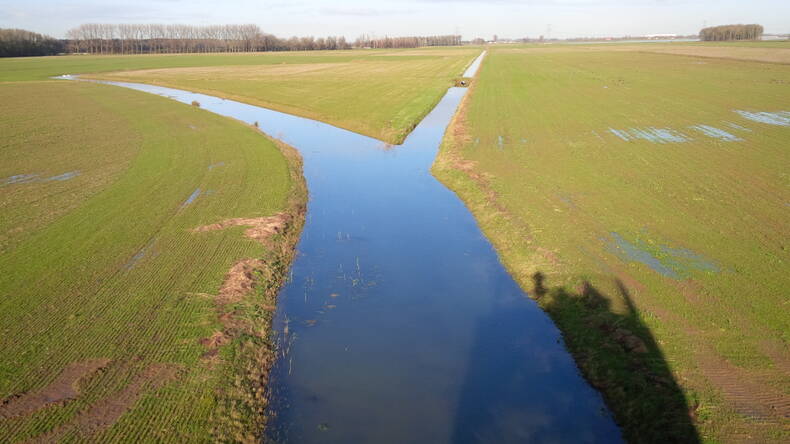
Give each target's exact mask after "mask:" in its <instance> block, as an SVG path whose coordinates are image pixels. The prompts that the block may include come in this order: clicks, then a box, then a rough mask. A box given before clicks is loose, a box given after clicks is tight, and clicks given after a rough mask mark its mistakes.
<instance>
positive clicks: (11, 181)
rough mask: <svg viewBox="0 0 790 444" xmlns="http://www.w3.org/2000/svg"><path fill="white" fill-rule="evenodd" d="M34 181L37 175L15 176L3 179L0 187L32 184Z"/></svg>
mask: <svg viewBox="0 0 790 444" xmlns="http://www.w3.org/2000/svg"><path fill="white" fill-rule="evenodd" d="M36 179H38V174H17V175H15V176H11V177H6V178H5V179H3V182H2V183H0V187H2V186H6V185H14V184H18V183H27V182H33V181H34V180H36Z"/></svg>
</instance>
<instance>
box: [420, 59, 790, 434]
mask: <svg viewBox="0 0 790 444" xmlns="http://www.w3.org/2000/svg"><path fill="white" fill-rule="evenodd" d="M736 49H743V48H736ZM758 50H759V51H762V49H758ZM788 84H790V66H788V65H786V64H780V63H770V64H768V63H759V62H753V61H743V60H724V59H719V58H702V57H689V56H678V55H671V54H652V53H645V52H635V51H633V50H631V51H623V50H619V49H612V50H608V49H606V48H605V47H604V45H601V46H599V47H598V48H597V49H596V50H594V51H592V50H589V49H587V48H579V49H573V48H568V47H562V48H556V47H546V48H540V49H532V48H524V49H517V48H508V47H503V48H496V49H493V50H492V51H491V52H490V54H489V57H488V58H487V60H486V61H485V62H484V64H483V67H482V69H481V72H480V73H479V75H478V79H477V80H476V83H475V84H474V86H473V89H472V91H470V93H471V95H470V96H469V97H467V98H466V99H465V103H464V105H463V109H462V112H461V113H460V114H459V116H457V117H456V120H455V121H454V123H453V125H452V126H451V128H450V130H449V131H448V135H447V138H446V140H445V143H444V145H443V148H442V152H441V154H440V157H439V159H438V160H437V163H436V165H435V166H434V173H435V174H436V175H437V176H438V177H439V178H440V179H441V180H442V181H444V182H445V183H446V184H448V186H450V187H451V188H452V189H454V190H455V191H456V192H457V193H458V194H459V195H460V196H461V197H462V198H463V199H464V200H465V201H466V202H467V204H468V206H469V207H470V208H471V209H472V211H473V212H474V214H475V216H476V217H477V219H478V221H480V223H481V225H482V227H483V229H484V231H485V233H486V234H487V236H488V237H489V238H490V239H491V240H492V241H493V243H494V244H495V246H496V247H497V250H498V251H499V253H500V255H501V257H502V259H503V261H504V263H505V264H506V266H507V267H508V268H509V270H510V271H511V272H512V273H513V275H514V276H515V277H516V278H517V279H518V280H519V281H520V283H521V284H522V286H523V287H524V288H525V289H527V290H528V291H530V292H532V295H533V296H535V297H538V298H539V302H540V304H541V305H542V306H543V307H544V308H545V309H546V310H547V311H548V312H549V313H550V314H551V315H552V316H553V317H554V319H555V320H556V322H557V323H558V325H559V326H560V328H561V329H563V331H564V332H565V335H566V342H567V343H568V346H569V348H570V349H571V350H572V351H573V352H574V354H575V355H576V357H577V361H578V362H579V365H580V366H581V367H582V369H583V370H584V372H585V374H586V375H587V377H588V378H589V379H590V380H591V382H592V383H593V385H595V386H596V387H598V388H600V389H601V390H602V391H603V392H604V393H605V394H606V397H607V399H608V401H609V404H610V405H611V406H612V408H613V409H614V411H615V413H616V416H617V418H618V421H619V422H620V423H621V424H622V425H623V426H624V430H625V433H626V436H627V437H628V438H630V439H632V440H636V441H640V442H668V440H669V441H671V440H677V439H680V438H685V439H689V437H690V436H691V435H692V434H693V433H699V434H700V435H701V437H702V438H703V440H705V441H710V442H717V441H719V440H724V441H733V440H735V441H737V440H739V439H752V440H756V441H758V442H759V441H762V442H764V441H783V440H785V442H786V439H787V438H788V436H787V430H788V425H789V424H788V419H787V418H788V416H787V415H788V406H787V402H786V399H787V397H788V396H789V395H790V379H788V374H790V373H788V369H789V368H790V367H788V363H790V354H788V348H787V347H788V345H787V344H788V340H790V317H788V315H787V312H788V311H787V308H788V299H787V295H788V293H787V288H788V287H790V275H789V274H788V273H787V270H788V261H790V253H788V245H787V240H788V238H790V226H788V223H787V220H788V216H789V214H788V212H790V176H789V175H788V165H790V155H789V154H788V151H787V148H788V141H790V90H788V88H787V85H788ZM737 111H741V113H739V112H737ZM760 113H772V114H760ZM538 272H540V273H541V276H539V277H537V278H536V277H535V273H538ZM541 296H542V297H541ZM598 296H600V297H598ZM631 302H632V303H633V304H634V305H635V307H634V306H630V305H629V304H630V303H631ZM632 333H633V334H635V335H636V336H637V337H640V338H641V340H642V342H643V343H645V344H646V345H647V347H646V348H647V352H634V351H633V349H635V348H639V347H634V344H633V343H631V344H629V343H628V341H631V340H632V339H630V336H633V335H632ZM674 391H679V395H678V393H675V392H674ZM676 395H677V396H676ZM678 421H681V422H682V421H687V422H688V421H692V422H693V423H694V427H695V428H696V432H693V431H692V432H689V429H686V430H680V429H677V430H673V424H677V423H678ZM673 434H674V435H673ZM684 434H685V435H684Z"/></svg>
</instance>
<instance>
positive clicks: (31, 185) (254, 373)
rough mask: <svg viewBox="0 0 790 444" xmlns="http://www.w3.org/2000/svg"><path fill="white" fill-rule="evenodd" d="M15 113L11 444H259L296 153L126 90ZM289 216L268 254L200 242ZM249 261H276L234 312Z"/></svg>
mask: <svg viewBox="0 0 790 444" xmlns="http://www.w3.org/2000/svg"><path fill="white" fill-rule="evenodd" d="M0 100H2V103H3V108H2V110H0V134H2V135H3V136H2V139H0V152H2V158H3V162H2V163H1V164H0V208H1V209H2V211H0V249H2V250H1V252H0V269H2V270H3V273H2V274H0V295H2V297H1V298H0V326H2V327H0V328H2V335H0V349H2V350H3V353H2V355H1V356H0V399H2V400H3V402H4V403H3V405H0V436H3V439H2V441H19V440H29V439H33V440H34V441H36V440H47V439H54V440H62V441H64V442H75V441H82V442H85V441H89V442H112V441H128V440H130V439H135V440H140V441H146V442H153V441H158V440H167V441H171V442H197V441H211V440H214V439H219V438H220V437H222V436H225V437H232V438H233V439H240V440H241V439H245V438H246V439H248V440H254V436H255V435H254V434H255V433H257V431H258V430H257V427H258V426H259V424H256V423H255V421H256V419H255V418H259V415H255V414H253V413H252V412H253V410H255V409H259V408H260V406H261V404H262V403H263V402H264V401H263V400H262V398H261V397H260V396H258V395H256V393H255V390H259V389H260V384H261V381H260V380H259V378H260V374H261V372H262V371H264V369H265V368H266V360H267V359H269V358H268V356H266V355H265V353H264V351H265V350H266V343H267V341H268V334H267V326H268V324H267V322H268V320H269V318H270V312H271V309H272V308H271V307H269V306H270V305H271V304H273V297H274V293H275V292H276V290H277V288H279V284H280V282H281V280H282V279H283V275H284V272H285V271H286V268H285V267H286V266H287V263H288V261H289V259H290V254H291V252H290V248H291V247H292V246H293V244H294V242H295V239H296V236H297V235H298V232H299V227H300V224H301V222H300V216H298V213H299V211H300V210H299V207H300V206H301V205H302V204H303V202H304V200H305V191H304V188H303V183H302V178H301V172H300V166H299V160H298V156H294V155H293V153H291V152H290V151H289V150H288V149H287V148H286V147H283V148H282V150H281V149H278V147H277V146H276V145H275V143H274V142H272V141H270V140H269V139H267V138H265V137H263V136H262V135H261V134H260V133H259V132H258V131H257V130H255V129H253V128H248V127H246V126H244V125H242V124H240V123H238V122H234V121H232V120H230V119H226V118H222V117H219V116H216V115H214V114H211V113H209V112H207V111H204V110H201V109H199V108H195V107H189V106H186V105H183V104H179V103H176V102H174V101H170V100H168V99H164V98H160V97H156V96H153V95H148V94H145V93H140V92H135V91H131V90H125V89H122V88H116V87H112V86H104V85H95V84H86V83H76V82H65V81H48V82H40V81H31V82H18V83H15V82H7V83H0ZM284 153H285V154H286V155H284ZM280 212H291V213H292V215H293V217H294V219H292V221H291V224H290V225H291V229H290V230H288V231H285V232H284V233H282V234H278V235H275V236H273V237H272V238H271V240H270V241H268V242H267V243H266V244H265V245H263V244H261V243H259V242H255V241H253V240H251V239H248V238H247V237H245V235H244V227H242V226H239V227H233V228H227V229H224V230H216V231H206V232H193V231H192V229H193V228H196V227H199V226H202V225H206V224H213V223H216V222H220V221H223V220H225V219H228V218H238V217H245V218H256V217H264V216H272V215H275V214H277V213H280ZM246 258H260V259H262V260H263V261H264V262H261V263H258V264H257V265H259V266H258V267H256V268H260V269H261V271H260V272H258V273H262V275H261V276H260V278H259V279H258V284H257V290H256V291H254V292H252V293H247V294H244V295H241V296H239V295H237V296H238V297H236V298H235V299H232V300H231V299H227V300H222V301H219V300H218V299H217V297H216V295H217V294H218V293H219V292H220V286H222V285H223V281H225V279H226V274H227V273H228V272H229V270H231V268H232V267H233V266H234V264H236V263H238V261H240V260H242V259H246ZM223 288H224V287H223ZM219 315H225V317H224V318H223V320H222V322H220V317H219ZM218 332H223V334H219V333H218ZM226 343H227V345H225V344H226ZM220 345H224V346H222V347H219V346H220ZM256 378H258V379H256ZM256 396H257V397H256Z"/></svg>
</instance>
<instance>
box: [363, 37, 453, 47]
mask: <svg viewBox="0 0 790 444" xmlns="http://www.w3.org/2000/svg"><path fill="white" fill-rule="evenodd" d="M460 44H461V36H460V35H434V36H425V37H380V38H376V37H372V36H369V35H367V34H362V35H361V36H359V37H358V38H357V39H356V40H355V41H354V47H355V48H420V47H423V46H458V45H460Z"/></svg>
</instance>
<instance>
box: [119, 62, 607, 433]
mask: <svg viewBox="0 0 790 444" xmlns="http://www.w3.org/2000/svg"><path fill="white" fill-rule="evenodd" d="M478 65H479V64H478ZM473 67H474V69H476V67H477V65H473ZM466 74H467V76H469V77H471V76H473V75H474V71H470V72H467V73H466ZM104 83H111V84H114V85H118V86H123V87H127V88H133V89H136V90H140V91H146V92H149V93H154V94H159V95H162V96H166V97H170V98H172V99H175V100H178V101H180V102H183V103H191V102H192V101H193V100H196V101H198V102H200V105H201V107H202V108H204V109H206V110H209V111H212V112H215V113H217V114H221V115H223V116H228V117H232V118H235V119H239V120H241V121H244V122H247V123H253V122H258V125H259V127H260V128H261V129H262V130H263V131H264V132H266V133H268V134H269V135H271V136H272V137H275V138H277V139H280V140H283V141H284V142H286V143H288V144H290V145H291V146H294V147H295V148H297V149H298V150H299V152H300V153H301V155H302V157H303V158H304V175H305V178H306V180H307V185H308V189H309V191H310V200H309V203H308V212H307V216H306V224H305V227H304V232H303V233H302V237H301V240H300V242H299V244H298V247H297V248H298V255H297V257H296V259H295V261H294V264H293V266H292V271H291V276H290V278H289V280H288V283H287V284H286V285H285V286H284V287H283V289H282V290H281V292H280V296H279V301H278V309H277V314H276V318H275V323H274V328H275V331H276V332H277V334H278V338H279V343H280V351H279V352H278V356H279V358H278V361H277V363H276V364H275V366H274V368H273V370H272V374H271V390H272V403H271V406H270V412H271V414H272V415H273V419H272V420H271V421H270V424H269V427H268V429H267V434H266V436H265V437H264V438H263V439H264V441H265V442H294V443H312V442H321V443H432V444H437V443H449V442H453V443H466V442H491V443H507V442H568V443H583V442H620V441H621V437H620V431H619V429H618V427H617V425H616V424H615V423H614V421H613V419H612V418H611V415H610V413H609V411H608V409H607V408H606V406H605V404H604V402H603V400H602V398H601V396H600V394H599V393H598V392H597V391H595V390H594V389H593V388H591V387H590V386H589V384H588V383H587V382H586V381H585V380H584V379H583V378H582V376H581V375H580V373H579V371H578V369H577V368H576V366H575V364H574V362H573V359H572V358H571V356H570V355H569V354H568V352H567V351H566V350H565V348H564V345H563V342H562V339H561V336H560V332H559V331H558V330H557V328H556V327H555V326H554V325H553V323H552V322H551V320H550V319H549V318H548V316H547V315H546V314H545V313H544V312H543V311H542V310H541V309H540V308H539V307H538V306H537V305H536V303H535V302H534V301H532V300H531V299H529V298H528V296H527V295H526V294H525V293H524V292H523V291H522V290H521V288H519V286H518V285H517V284H516V282H515V281H514V280H513V279H512V278H511V276H510V275H509V274H508V273H507V272H506V271H505V269H504V267H503V266H502V264H501V263H500V261H499V259H498V257H497V254H496V252H495V251H494V249H493V248H492V246H491V244H490V243H489V242H488V240H487V239H486V238H485V237H484V236H483V234H482V233H481V231H480V229H479V228H478V226H477V223H476V221H475V219H474V217H473V216H472V215H471V213H470V212H469V211H468V210H467V209H466V207H465V206H464V204H463V203H462V202H461V200H460V199H459V198H458V197H457V196H456V195H455V194H454V193H453V192H452V191H450V190H448V189H447V188H446V187H444V186H443V185H442V184H441V183H440V182H438V181H437V180H436V179H435V178H434V177H433V176H432V175H431V173H430V167H431V164H432V163H433V160H434V158H435V157H436V155H437V152H438V148H439V144H440V143H441V140H442V138H443V135H444V131H445V129H446V127H447V125H448V123H449V122H450V120H451V118H452V116H453V115H454V113H455V112H456V109H457V108H458V105H459V103H460V101H461V99H462V98H463V97H464V94H465V93H466V91H467V90H466V89H465V88H450V89H449V90H448V92H447V94H446V95H445V96H444V98H443V99H442V100H441V102H440V103H439V104H438V105H437V106H436V107H435V108H434V109H433V111H432V112H431V113H430V114H429V115H428V116H427V117H426V118H425V119H424V120H423V121H422V122H420V124H419V125H418V126H417V128H416V129H415V130H414V131H413V132H412V133H411V134H410V135H409V137H408V138H407V139H406V141H405V143H404V144H403V145H401V146H394V147H393V146H390V145H387V144H385V143H383V142H381V141H379V140H376V139H373V138H370V137H366V136H362V135H359V134H356V133H353V132H350V131H346V130H343V129H339V128H336V127H333V126H331V125H328V124H325V123H321V122H316V121H312V120H309V119H304V118H301V117H295V116H292V115H288V114H283V113H280V112H276V111H272V110H268V109H264V108H260V107H256V106H252V105H247V104H243V103H239V102H234V101H231V100H224V99H220V98H216V97H211V96H207V95H203V94H196V93H191V92H187V91H180V90H175V89H171V88H164V87H158V86H151V85H143V84H132V83H123V82H104ZM238 216H239V217H244V216H245V215H243V214H240V215H238Z"/></svg>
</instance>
